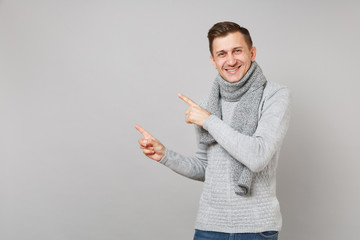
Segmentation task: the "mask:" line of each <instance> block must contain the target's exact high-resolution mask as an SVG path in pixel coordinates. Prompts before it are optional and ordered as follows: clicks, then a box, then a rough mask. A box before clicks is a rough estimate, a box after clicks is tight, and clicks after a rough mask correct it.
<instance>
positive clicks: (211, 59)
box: [210, 55, 217, 69]
mask: <svg viewBox="0 0 360 240" xmlns="http://www.w3.org/2000/svg"><path fill="white" fill-rule="evenodd" d="M210 61H211V63H212V64H213V66H214V68H215V69H217V67H216V63H215V60H214V57H213V55H210Z"/></svg>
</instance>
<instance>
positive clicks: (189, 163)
mask: <svg viewBox="0 0 360 240" xmlns="http://www.w3.org/2000/svg"><path fill="white" fill-rule="evenodd" d="M221 104H222V116H223V119H222V120H221V119H219V118H218V117H216V116H214V115H211V116H210V117H208V118H207V119H206V121H205V123H204V126H203V127H204V129H206V130H207V131H208V132H209V133H210V134H211V135H212V136H213V137H214V139H215V140H216V143H213V144H211V145H203V144H199V146H198V151H197V152H196V155H195V156H193V157H185V156H183V155H181V154H179V153H176V152H174V151H172V150H170V149H168V148H167V149H166V153H165V155H164V157H163V158H162V159H161V161H160V163H162V164H164V165H165V166H167V167H169V168H170V169H172V170H173V171H175V172H177V173H179V174H181V175H183V176H185V177H188V178H191V179H194V180H199V181H204V185H203V192H202V195H201V198H200V205H199V211H198V214H197V219H196V224H195V228H196V229H200V230H205V231H217V232H227V233H247V232H252V233H254V232H263V231H271V230H273V231H280V229H281V225H282V217H281V213H280V207H279V202H278V200H277V198H276V167H277V164H278V158H279V152H280V147H281V145H282V141H283V139H284V137H285V133H286V131H287V129H288V125H289V119H290V93H289V90H288V88H286V87H285V86H282V85H280V84H278V83H274V82H270V81H268V82H267V85H266V87H265V89H264V94H263V97H262V100H261V103H260V106H261V107H260V109H259V123H258V127H257V130H256V132H255V133H254V135H253V136H247V135H243V134H241V133H239V132H238V131H236V130H234V129H233V128H231V127H230V126H229V124H230V121H231V119H232V113H233V109H234V107H235V105H236V102H226V101H224V100H223V99H222V100H221ZM229 155H230V156H232V157H230V156H229ZM234 159H236V160H237V161H239V162H241V163H242V164H244V165H245V166H247V167H248V168H249V169H250V170H251V171H252V172H254V173H255V174H254V179H253V183H252V190H251V194H250V196H246V197H244V196H239V195H237V194H235V190H234V181H233V176H232V175H233V173H232V170H231V161H236V160H234Z"/></svg>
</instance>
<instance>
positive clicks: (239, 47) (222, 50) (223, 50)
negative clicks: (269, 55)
mask: <svg viewBox="0 0 360 240" xmlns="http://www.w3.org/2000/svg"><path fill="white" fill-rule="evenodd" d="M234 49H244V48H243V47H242V46H238V47H234V48H232V49H231V50H234ZM221 52H226V51H225V49H221V50H219V51H216V52H215V53H216V54H218V53H221Z"/></svg>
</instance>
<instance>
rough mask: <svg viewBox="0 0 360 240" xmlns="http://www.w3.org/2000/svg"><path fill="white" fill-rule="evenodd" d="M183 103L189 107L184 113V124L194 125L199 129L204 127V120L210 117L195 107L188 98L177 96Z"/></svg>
mask: <svg viewBox="0 0 360 240" xmlns="http://www.w3.org/2000/svg"><path fill="white" fill-rule="evenodd" d="M178 96H179V98H181V99H182V100H183V101H184V102H186V103H187V104H188V105H189V108H188V110H187V111H186V112H185V122H187V123H191V124H196V125H198V126H200V127H202V126H203V125H204V122H205V120H206V119H207V118H208V117H209V116H210V115H211V114H210V113H209V112H208V111H206V110H205V109H203V108H202V107H200V106H199V105H197V104H196V103H195V102H194V101H192V100H191V99H190V98H188V97H185V96H184V95H182V94H178Z"/></svg>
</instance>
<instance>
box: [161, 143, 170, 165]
mask: <svg viewBox="0 0 360 240" xmlns="http://www.w3.org/2000/svg"><path fill="white" fill-rule="evenodd" d="M168 156H169V149H168V148H167V147H165V154H164V156H163V157H162V158H161V160H160V161H159V163H161V164H163V165H165V163H166V162H167V161H168V160H169V159H168Z"/></svg>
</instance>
